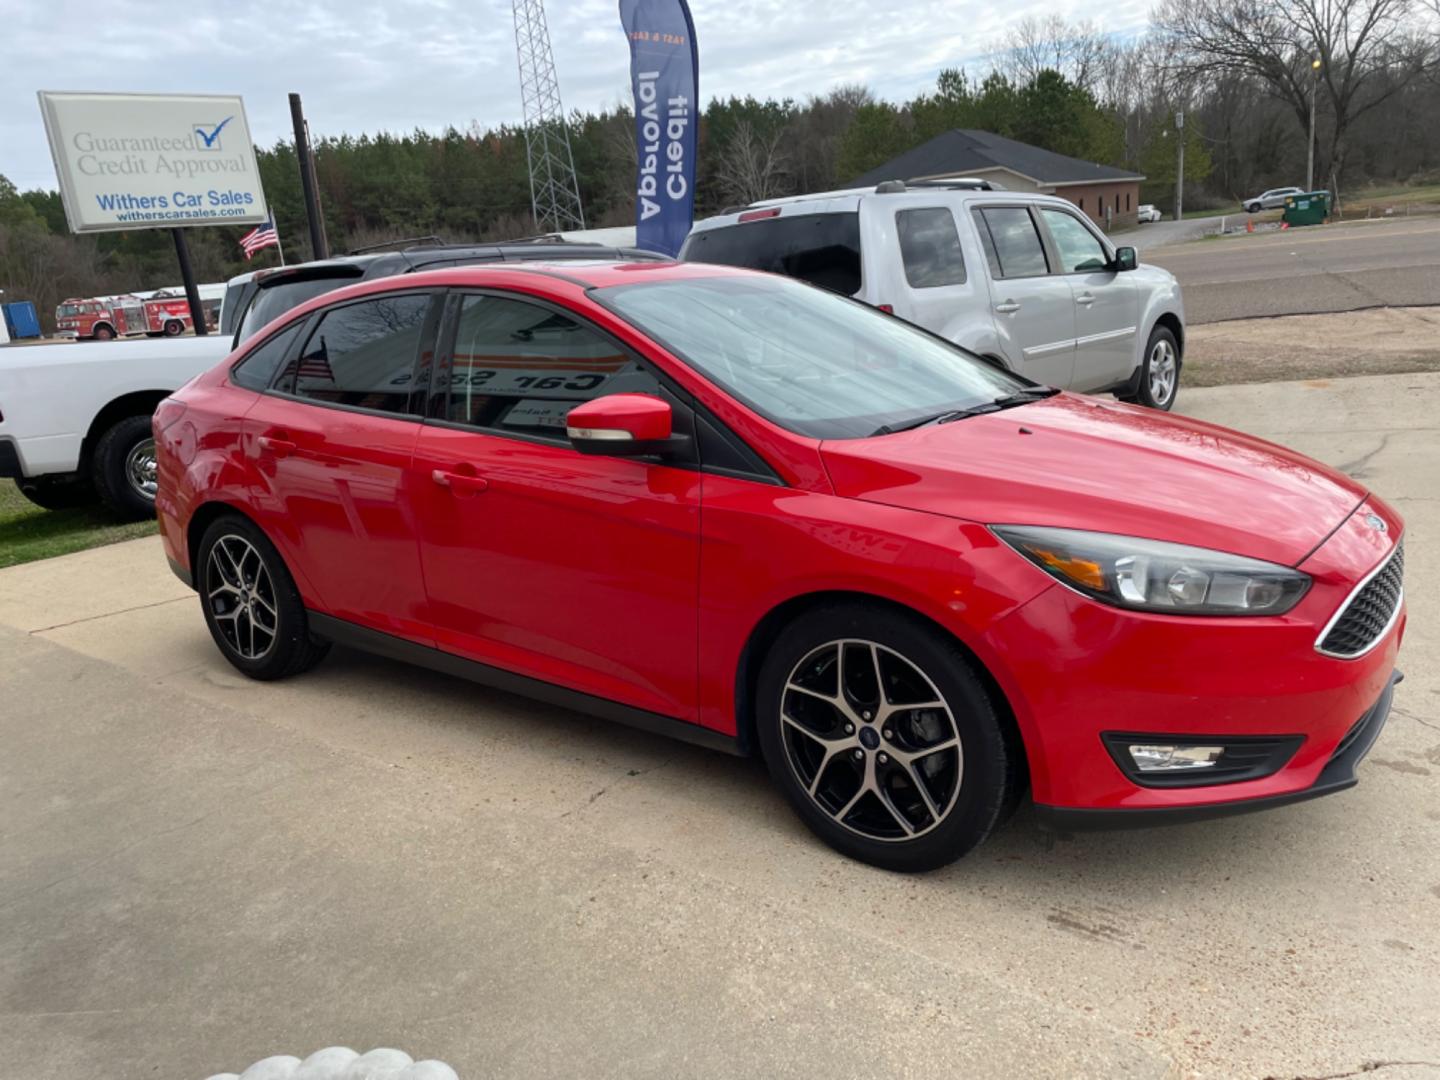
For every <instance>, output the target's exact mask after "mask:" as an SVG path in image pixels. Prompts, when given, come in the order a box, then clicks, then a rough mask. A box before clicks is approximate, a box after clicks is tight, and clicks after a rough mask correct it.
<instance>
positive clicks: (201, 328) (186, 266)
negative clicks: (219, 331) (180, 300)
mask: <svg viewBox="0 0 1440 1080" xmlns="http://www.w3.org/2000/svg"><path fill="white" fill-rule="evenodd" d="M170 235H171V236H173V237H174V238H175V258H176V261H178V262H179V263H180V279H181V280H182V281H183V282H184V283H185V299H186V300H188V301H190V319H191V321H192V322H193V323H194V324H195V336H196V337H204V336H205V335H206V334H208V333H209V332H210V328H209V327H207V326H206V325H205V309H204V308H203V307H202V306H201V305H200V286H199V285H197V284H195V269H194V267H192V266H191V265H190V245H189V244H187V243H186V242H185V230H184V229H171V230H170Z"/></svg>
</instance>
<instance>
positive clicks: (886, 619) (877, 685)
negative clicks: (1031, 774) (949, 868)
mask: <svg viewBox="0 0 1440 1080" xmlns="http://www.w3.org/2000/svg"><path fill="white" fill-rule="evenodd" d="M756 717H757V735H758V737H759V741H760V746H761V749H762V752H763V753H764V756H765V761H766V764H767V766H768V768H769V770H770V775H771V777H772V779H773V780H774V781H775V783H776V785H777V786H778V787H779V788H780V789H781V791H783V792H784V793H785V796H786V798H787V799H788V800H789V801H790V804H791V806H792V807H794V809H795V812H796V813H797V814H798V815H799V816H800V819H801V820H802V821H804V823H805V824H806V825H807V826H808V827H809V828H810V830H811V831H812V832H814V833H815V835H817V836H818V837H819V838H820V839H822V840H824V841H825V842H826V843H827V844H829V845H830V846H831V847H833V848H835V849H836V850H837V851H839V852H841V853H842V854H845V855H848V856H850V857H851V858H854V859H859V860H860V861H862V862H866V863H870V864H871V865H872V866H878V867H881V868H883V869H886V870H896V871H902V872H917V871H924V870H933V869H936V868H938V867H941V866H945V865H946V864H948V863H951V862H953V861H955V860H956V859H958V858H960V857H961V856H962V855H964V854H965V853H966V852H968V851H970V850H971V849H972V848H974V847H975V846H976V845H977V844H979V843H980V842H981V841H982V840H984V839H985V838H986V837H987V836H988V835H989V834H990V833H991V831H992V830H994V829H995V827H996V826H997V825H999V824H1000V823H1001V822H1002V821H1003V820H1004V818H1005V816H1006V815H1007V813H1008V812H1009V811H1010V810H1011V809H1013V807H1014V805H1015V803H1016V798H1015V796H1016V795H1017V794H1018V793H1019V791H1020V788H1021V786H1022V778H1023V764H1022V757H1023V749H1022V748H1021V747H1020V745H1019V740H1018V737H1012V736H1011V735H1009V733H1008V729H1007V728H1006V726H1005V722H1004V721H1002V719H1001V718H1000V716H999V715H998V714H997V712H996V709H995V706H994V703H993V702H992V701H991V700H990V697H989V694H988V693H987V692H986V689H985V686H984V685H983V684H982V682H981V681H980V679H979V677H978V676H977V675H976V674H975V672H974V671H973V669H972V668H971V660H970V658H969V657H968V656H967V655H966V654H965V653H964V652H963V651H962V650H961V649H960V648H959V646H958V645H957V644H956V643H955V642H953V641H951V640H949V639H948V638H947V637H946V636H945V635H944V634H943V633H941V632H939V631H937V630H935V629H934V628H932V627H930V626H928V625H926V624H925V623H924V622H922V621H921V620H919V619H918V618H915V617H912V616H908V615H906V614H904V613H902V612H899V611H894V610H890V609H887V608H882V607H871V606H869V605H866V604H861V603H840V604H831V605H826V606H824V607H821V608H816V609H814V610H812V611H810V612H807V613H806V614H804V615H801V616H800V617H799V618H798V619H796V620H795V621H794V622H793V623H791V624H790V625H789V626H787V627H786V628H785V629H784V630H783V631H782V632H781V633H780V635H779V637H778V638H777V639H776V641H775V643H774V645H773V646H772V647H771V648H770V650H769V651H768V654H767V656H766V658H765V663H764V666H763V667H762V669H761V672H760V679H759V687H758V691H757V700H756Z"/></svg>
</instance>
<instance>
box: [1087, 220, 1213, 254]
mask: <svg viewBox="0 0 1440 1080" xmlns="http://www.w3.org/2000/svg"><path fill="white" fill-rule="evenodd" d="M1231 217H1232V218H1233V217H1234V215H1233V214H1232V215H1231ZM1224 220H1225V219H1224V218H1223V217H1221V216H1219V215H1217V216H1215V217H1202V218H1183V219H1182V220H1180V221H1175V220H1173V219H1171V220H1166V221H1154V222H1151V223H1150V224H1148V225H1137V226H1136V227H1135V228H1133V229H1126V230H1125V231H1124V232H1118V233H1113V234H1111V237H1110V238H1111V239H1112V240H1114V241H1115V243H1117V244H1129V245H1130V246H1131V247H1133V248H1134V249H1135V250H1137V251H1153V250H1154V249H1155V248H1160V247H1164V246H1166V245H1167V244H1183V243H1185V242H1186V241H1188V240H1198V239H1200V238H1201V237H1202V236H1207V235H1209V234H1210V233H1215V232H1219V231H1220V223H1221V222H1222V221H1224Z"/></svg>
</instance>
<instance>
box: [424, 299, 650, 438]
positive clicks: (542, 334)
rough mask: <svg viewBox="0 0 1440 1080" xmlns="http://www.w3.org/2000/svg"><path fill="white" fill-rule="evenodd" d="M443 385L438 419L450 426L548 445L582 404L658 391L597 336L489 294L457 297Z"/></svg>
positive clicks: (535, 307)
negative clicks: (535, 439) (461, 299)
mask: <svg viewBox="0 0 1440 1080" xmlns="http://www.w3.org/2000/svg"><path fill="white" fill-rule="evenodd" d="M449 381H450V388H449V394H448V395H447V400H446V406H445V418H446V419H447V420H450V421H451V422H452V423H458V424H467V425H471V426H473V427H479V428H487V429H490V430H492V431H494V432H496V433H497V434H516V435H530V436H541V437H545V438H556V439H563V438H564V437H565V416H566V414H567V413H569V411H570V410H571V409H573V408H574V407H575V406H576V405H579V404H580V403H581V402H582V401H590V400H591V399H593V398H597V397H603V396H604V395H606V394H618V393H622V392H623V393H642V394H654V393H658V392H659V389H660V384H659V380H657V379H656V378H655V376H654V375H652V374H650V373H649V372H648V371H646V370H644V369H643V368H642V367H641V366H640V365H639V363H637V362H636V360H635V358H634V357H633V356H631V355H630V354H629V353H628V352H626V351H625V350H624V349H623V348H621V347H620V346H619V345H617V344H616V343H614V342H613V341H611V340H609V339H608V338H606V337H605V336H604V335H602V334H600V333H599V332H598V331H596V330H593V329H591V328H589V327H587V326H585V325H584V324H582V323H581V322H579V321H578V320H576V319H573V318H571V317H570V316H568V315H563V314H561V313H560V312H558V311H555V310H553V309H552V308H548V307H543V306H541V305H540V304H533V303H530V302H528V301H525V300H513V299H511V298H509V297H504V296H494V295H472V296H467V297H465V299H464V302H463V303H462V305H461V307H460V315H459V318H458V320H457V326H456V332H455V348H454V351H453V354H452V357H451V361H450V379H449Z"/></svg>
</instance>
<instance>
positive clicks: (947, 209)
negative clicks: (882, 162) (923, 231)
mask: <svg viewBox="0 0 1440 1080" xmlns="http://www.w3.org/2000/svg"><path fill="white" fill-rule="evenodd" d="M933 210H939V211H941V212H942V213H946V214H949V215H950V226H951V227H952V228H953V229H954V230H955V250H956V251H957V252H959V255H960V280H959V281H947V282H945V283H943V284H940V285H916V284H915V282H913V281H911V280H910V264H909V263H908V262H906V261H905V241H904V240H903V239H901V236H900V215H901V214H922V213H925V212H926V211H933ZM992 239H993V238H992ZM895 245H896V247H898V248H899V249H900V271H901V273H903V274H904V275H905V284H906V286H907V287H908V288H911V289H957V288H961V287H962V286H968V285H969V284H970V267H969V265H967V264H966V262H965V245H964V244H963V243H962V242H961V240H960V223H959V221H957V220H956V218H955V208H954V207H952V206H946V205H944V204H943V203H939V204H936V205H934V206H897V207H896V208H895Z"/></svg>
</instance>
